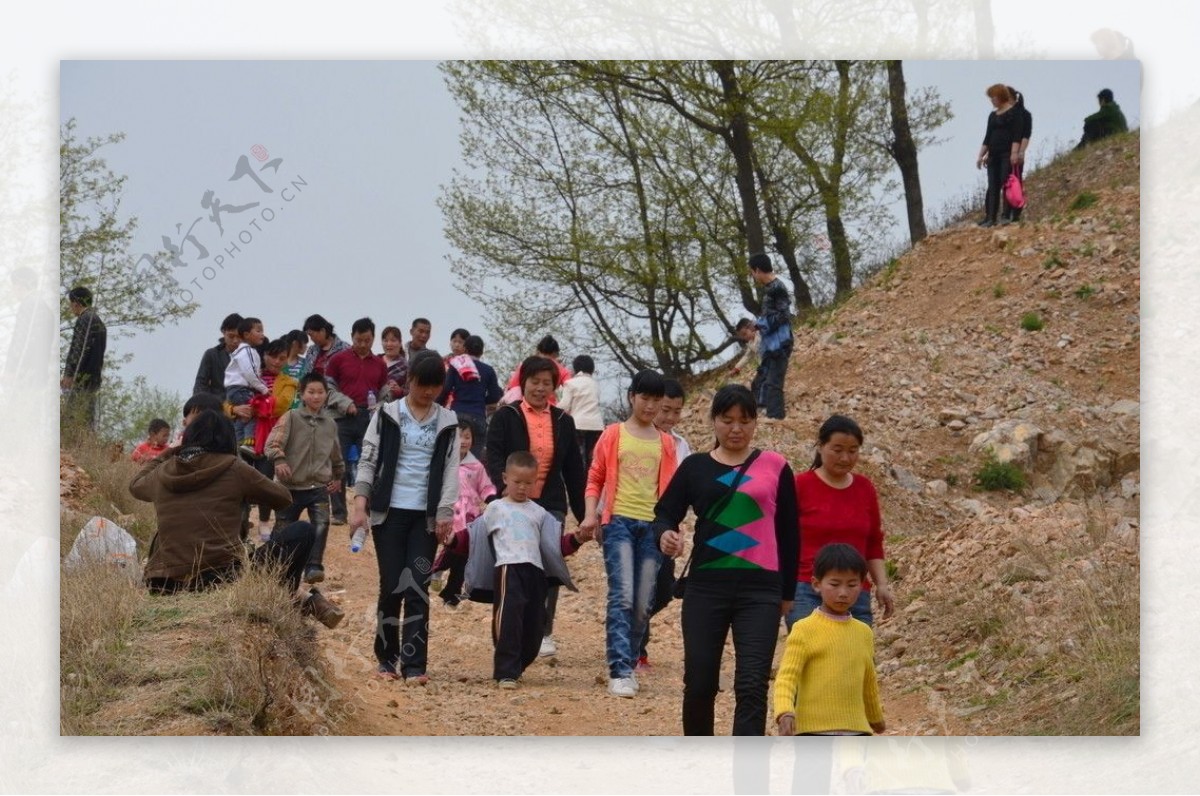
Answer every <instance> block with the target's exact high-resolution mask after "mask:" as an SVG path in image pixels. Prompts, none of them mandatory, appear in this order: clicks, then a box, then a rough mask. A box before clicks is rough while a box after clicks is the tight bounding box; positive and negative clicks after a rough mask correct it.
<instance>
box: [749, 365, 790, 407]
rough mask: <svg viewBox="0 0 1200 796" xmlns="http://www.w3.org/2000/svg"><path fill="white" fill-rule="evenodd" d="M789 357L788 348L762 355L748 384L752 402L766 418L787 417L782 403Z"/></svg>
mask: <svg viewBox="0 0 1200 796" xmlns="http://www.w3.org/2000/svg"><path fill="white" fill-rule="evenodd" d="M791 355H792V350H791V349H790V348H785V349H783V350H781V351H769V352H767V353H765V354H763V355H762V360H761V361H760V362H759V363H758V372H756V373H755V374H754V381H752V382H751V383H750V391H751V392H752V393H754V401H755V403H757V404H758V405H759V406H761V407H762V408H763V411H765V412H766V415H767V417H773V418H777V419H782V418H783V417H785V416H786V415H787V409H786V408H785V407H784V402H783V379H784V377H785V376H786V375H787V366H788V357H790V356H791Z"/></svg>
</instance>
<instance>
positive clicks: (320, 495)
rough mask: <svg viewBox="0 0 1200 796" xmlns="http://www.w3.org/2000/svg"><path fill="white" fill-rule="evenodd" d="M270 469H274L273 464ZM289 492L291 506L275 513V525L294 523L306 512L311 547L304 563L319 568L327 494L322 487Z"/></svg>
mask: <svg viewBox="0 0 1200 796" xmlns="http://www.w3.org/2000/svg"><path fill="white" fill-rule="evenodd" d="M271 467H272V469H274V465H273V464H272V465H271ZM289 491H290V492H291V493H292V505H290V506H288V507H287V508H285V509H279V510H278V511H276V512H275V525H276V526H279V525H286V524H287V523H289V522H295V521H296V520H298V519H300V515H301V514H303V513H304V512H305V510H307V511H308V521H309V522H311V523H312V524H313V545H312V551H311V552H310V553H309V555H308V561H307V562H306V563H307V564H308V565H309V566H318V567H319V566H321V562H322V560H324V558H325V543H326V542H327V541H328V539H329V492H328V491H326V490H325V488H324V487H314V488H312V489H292V490H289ZM260 510H261V509H260Z"/></svg>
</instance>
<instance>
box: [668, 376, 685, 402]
mask: <svg viewBox="0 0 1200 796" xmlns="http://www.w3.org/2000/svg"><path fill="white" fill-rule="evenodd" d="M663 397H664V398H678V399H680V400H682V401H686V400H687V393H685V392H684V391H683V385H682V384H680V383H679V379H663Z"/></svg>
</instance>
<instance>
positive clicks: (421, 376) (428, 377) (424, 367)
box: [408, 349, 446, 387]
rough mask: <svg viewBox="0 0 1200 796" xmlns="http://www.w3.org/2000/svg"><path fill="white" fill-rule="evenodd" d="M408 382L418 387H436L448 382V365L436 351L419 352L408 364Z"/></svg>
mask: <svg viewBox="0 0 1200 796" xmlns="http://www.w3.org/2000/svg"><path fill="white" fill-rule="evenodd" d="M408 380H409V382H411V383H412V384H415V385H417V386H418V387H435V386H439V385H442V384H444V383H445V382H446V363H445V362H443V361H442V357H441V355H440V354H438V352H436V351H430V350H428V349H426V350H424V351H418V352H417V353H416V354H415V355H414V356H413V358H412V361H410V362H409V363H408Z"/></svg>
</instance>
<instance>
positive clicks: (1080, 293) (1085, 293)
mask: <svg viewBox="0 0 1200 796" xmlns="http://www.w3.org/2000/svg"><path fill="white" fill-rule="evenodd" d="M1094 295H1096V288H1094V287H1092V286H1091V285H1083V286H1082V287H1080V288H1079V289H1078V290H1076V291H1075V298H1077V299H1079V300H1081V301H1086V300H1087V299H1090V298H1091V297H1092V296H1094Z"/></svg>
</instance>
